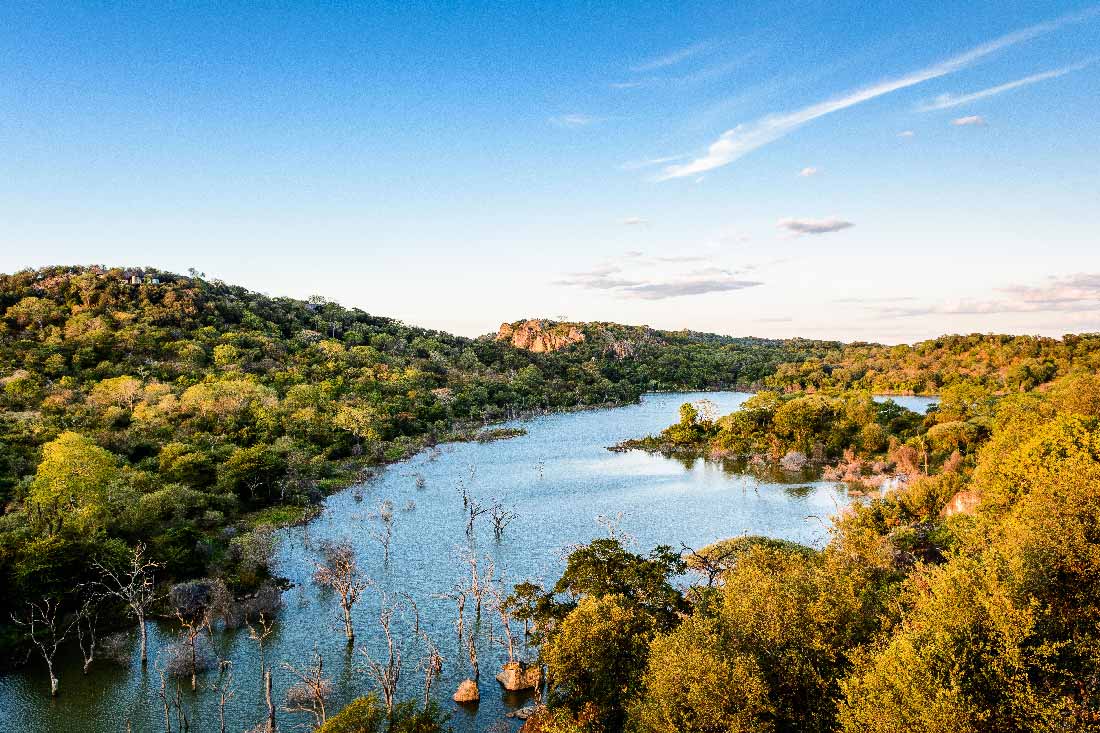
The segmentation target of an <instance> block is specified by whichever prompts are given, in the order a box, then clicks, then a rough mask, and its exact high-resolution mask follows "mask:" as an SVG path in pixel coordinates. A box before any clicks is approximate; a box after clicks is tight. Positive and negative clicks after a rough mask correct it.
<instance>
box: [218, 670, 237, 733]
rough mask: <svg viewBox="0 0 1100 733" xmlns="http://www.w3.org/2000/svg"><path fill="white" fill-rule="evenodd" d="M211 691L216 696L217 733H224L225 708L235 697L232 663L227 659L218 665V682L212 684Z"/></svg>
mask: <svg viewBox="0 0 1100 733" xmlns="http://www.w3.org/2000/svg"><path fill="white" fill-rule="evenodd" d="M213 690H214V692H216V693H217V695H218V723H219V726H218V731H219V733H225V706H226V704H227V703H228V702H229V701H230V700H232V699H233V698H234V697H236V692H235V691H234V689H233V663H232V662H230V661H229V660H228V659H223V660H221V662H219V663H218V681H217V682H215V683H214V685H213Z"/></svg>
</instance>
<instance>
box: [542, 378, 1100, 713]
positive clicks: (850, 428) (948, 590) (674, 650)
mask: <svg viewBox="0 0 1100 733" xmlns="http://www.w3.org/2000/svg"><path fill="white" fill-rule="evenodd" d="M973 394H980V388H979V389H978V391H976V392H974V393H973ZM959 396H961V395H956V396H955V397H953V398H952V399H950V400H945V404H943V405H942V406H941V408H940V410H938V411H933V412H931V413H930V414H929V415H928V416H927V417H926V418H920V416H914V415H905V414H904V413H902V414H899V413H898V409H896V406H895V407H894V408H891V407H889V406H888V405H887V406H885V407H881V406H880V407H879V408H878V409H877V410H876V409H875V406H874V405H873V404H872V403H870V402H869V400H864V399H862V398H861V397H860V396H858V395H851V394H849V395H844V396H841V397H838V398H833V399H832V400H831V401H828V402H825V403H822V404H825V405H826V406H831V407H832V408H833V409H831V410H829V409H826V410H825V411H824V413H825V417H824V419H823V421H822V422H820V423H817V424H816V425H814V424H811V423H807V424H804V425H802V427H803V428H804V429H805V432H803V433H802V434H801V436H800V437H798V436H797V435H796V434H797V431H794V432H791V431H790V430H789V429H788V426H785V425H782V424H780V423H782V421H783V419H785V418H784V417H783V411H784V410H785V409H787V406H790V405H797V404H798V401H799V400H805V399H808V397H807V396H794V397H791V398H789V399H787V400H781V399H779V398H777V397H776V396H775V395H774V394H773V395H762V396H760V397H758V398H757V399H756V404H747V407H748V409H747V410H746V411H745V412H746V413H747V414H749V415H752V414H753V413H756V415H755V417H754V418H752V417H746V418H745V420H746V421H752V420H758V422H756V427H755V428H753V429H752V430H750V431H748V437H749V438H750V439H753V438H755V437H760V438H763V439H764V443H768V442H769V441H770V439H773V438H774V439H776V440H778V441H781V442H782V441H788V443H787V445H785V446H783V448H786V447H791V448H798V447H806V446H804V445H802V444H801V443H800V442H799V441H801V440H807V441H809V442H811V443H819V444H820V441H824V440H830V439H837V440H841V441H843V440H845V439H846V440H849V441H851V442H850V444H849V445H848V447H847V448H846V450H845V453H846V454H847V455H846V459H847V460H849V461H852V460H860V459H868V460H870V459H873V458H875V457H876V456H878V455H880V454H881V453H882V452H883V450H884V449H888V452H889V454H890V455H889V457H888V460H889V461H890V466H891V468H893V469H895V470H899V471H901V472H903V473H904V479H905V480H904V482H903V483H902V485H901V486H900V487H898V488H896V489H894V490H892V491H889V492H885V493H884V494H882V495H876V496H875V498H873V499H871V500H869V501H867V502H866V503H855V504H853V505H852V506H851V507H850V508H849V509H848V510H846V511H845V512H843V513H842V514H841V515H840V516H838V517H836V518H835V523H834V525H833V527H832V530H831V535H832V536H831V540H830V541H829V543H828V545H827V546H826V547H825V548H824V549H822V550H820V551H817V550H813V549H811V548H808V547H802V546H799V545H796V544H793V543H790V542H784V541H779V540H773V539H768V538H764V537H753V536H741V537H733V538H730V539H727V540H723V541H720V542H717V543H715V544H713V545H711V546H709V547H704V548H698V549H692V548H686V547H685V548H672V547H657V548H654V549H653V550H652V551H650V552H639V551H638V550H637V549H636V548H633V547H631V546H630V543H629V541H623V540H622V539H620V538H618V537H612V538H609V539H606V540H597V541H595V542H593V543H591V544H589V545H587V546H583V547H580V548H578V549H577V550H575V551H574V552H573V553H572V555H571V556H570V557H569V562H568V567H567V569H566V571H565V573H564V574H563V575H562V577H561V579H560V580H559V581H558V582H557V583H556V584H555V585H554V586H553V587H552V588H549V589H546V590H543V589H541V588H540V589H538V590H536V591H535V592H530V591H528V592H527V593H526V597H527V598H528V599H529V600H528V602H527V603H526V604H524V606H523V607H524V608H525V609H526V611H525V612H526V613H527V614H529V617H530V619H531V620H532V621H534V622H535V624H536V626H537V627H538V628H539V629H540V633H539V641H540V643H541V649H540V654H541V658H542V660H543V662H544V663H545V664H546V666H547V670H548V674H549V679H550V689H551V694H550V705H549V707H548V708H547V709H545V710H543V711H541V712H540V713H538V714H537V715H536V717H535V718H533V719H532V720H531V721H529V722H528V724H527V728H525V730H528V731H535V732H536V733H537V732H542V733H592V732H596V731H618V730H629V731H638V732H642V731H645V732H647V733H674V732H686V731H694V732H699V733H703V732H709V731H741V732H746V733H747V732H750V731H752V732H758V733H772V732H774V731H791V732H794V731H850V732H852V733H857V732H858V733H879V732H881V733H895V732H897V731H910V730H922V731H932V732H935V733H959V732H967V731H972V732H974V733H977V732H979V731H982V732H985V731H997V732H1001V731H1003V732H1005V733H1008V732H1009V731H1085V730H1098V729H1100V625H1098V621H1097V619H1100V377H1098V376H1097V375H1095V374H1091V373H1076V374H1072V375H1068V376H1065V377H1062V378H1060V379H1058V380H1056V381H1055V382H1054V383H1052V384H1051V385H1049V386H1048V388H1046V389H1043V390H1041V391H1031V392H1026V393H1018V394H1012V395H1010V396H1006V397H1003V398H1000V399H993V398H989V397H988V393H986V396H984V397H983V398H981V399H979V400H976V401H966V400H960V399H958V397H959ZM812 397H814V398H815V399H816V397H817V396H812ZM751 402H752V401H750V403H751ZM960 409H962V410H967V411H968V412H967V413H966V414H960V413H959V412H958V411H959V410H960ZM790 412H791V414H792V415H803V414H807V413H806V411H805V410H802V409H801V408H797V407H796V408H794V409H791V410H790ZM739 414H741V413H735V415H739ZM860 415H862V416H864V418H865V419H866V422H864V423H863V426H862V427H859V422H860V421H859V420H857V419H853V417H855V416H860ZM899 418H901V419H900V421H899ZM731 422H734V423H736V422H738V421H731V420H728V419H718V420H715V421H711V420H709V419H706V418H703V417H701V416H700V415H699V410H698V409H697V408H694V407H693V406H691V405H685V409H684V410H683V412H682V418H681V420H680V422H679V423H677V424H676V425H674V426H670V429H669V430H667V431H666V432H665V440H664V441H658V443H657V444H656V445H655V446H651V447H658V448H659V447H661V445H663V444H664V443H665V442H667V441H672V440H674V439H676V438H680V440H681V445H690V444H694V445H696V447H702V448H706V447H708V445H715V444H717V445H719V446H722V445H725V444H726V441H727V438H728V437H729V436H730V434H731V433H732V434H733V435H734V436H735V437H737V439H741V438H742V437H745V435H744V431H743V430H742V429H743V428H744V427H745V426H744V425H736V424H735V425H731V424H730V423H731ZM960 422H961V423H964V424H974V425H976V426H982V427H984V428H985V430H984V432H979V433H978V434H977V435H976V436H975V437H974V439H973V440H968V441H967V442H966V443H965V444H963V443H959V442H953V441H946V440H945V441H941V443H940V444H936V437H935V436H936V434H937V428H939V427H942V426H945V425H952V424H957V423H960ZM723 423H724V424H723ZM798 424H799V423H798V422H797V421H796V422H795V425H798ZM867 426H874V428H875V430H874V431H873V432H875V433H876V434H877V435H878V437H882V435H883V434H884V433H886V434H887V438H886V440H885V441H880V440H878V438H876V440H874V441H872V443H873V444H872V445H868V444H867V443H866V441H864V440H863V437H864V431H865V429H866V427H867ZM891 427H893V428H896V431H895V432H894V433H893V434H889V433H890V429H891ZM956 427H957V425H956ZM929 444H935V445H934V447H929ZM783 448H781V450H782V449H783ZM809 449H810V450H813V448H812V446H811V447H810V448H809ZM820 450H821V451H822V452H826V448H825V447H824V445H821V447H820ZM926 451H931V452H932V453H933V455H932V457H931V458H930V459H929V458H928V456H927V453H926ZM922 456H923V457H924V458H925V460H920V458H921V457H922ZM685 571H687V572H689V573H690V574H691V575H693V576H694V582H692V583H690V584H689V585H688V586H687V587H686V588H685V587H684V586H683V585H681V584H680V583H679V582H678V579H679V578H680V577H681V574H682V573H683V572H685Z"/></svg>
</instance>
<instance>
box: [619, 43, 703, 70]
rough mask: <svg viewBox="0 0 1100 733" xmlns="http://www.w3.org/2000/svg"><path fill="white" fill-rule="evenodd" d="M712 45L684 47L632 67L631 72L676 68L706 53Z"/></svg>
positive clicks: (694, 44) (696, 44)
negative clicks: (679, 64)
mask: <svg viewBox="0 0 1100 733" xmlns="http://www.w3.org/2000/svg"><path fill="white" fill-rule="evenodd" d="M711 45H712V44H711V43H709V42H700V43H693V44H691V45H690V46H684V47H683V48H680V49H677V50H675V51H671V52H669V53H666V54H664V55H663V56H658V57H656V58H652V59H649V60H648V61H643V62H642V63H640V64H637V65H635V66H631V67H630V70H631V71H634V72H639V73H640V72H644V71H656V70H657V69H664V68H667V67H669V66H675V65H676V64H678V63H680V62H681V61H686V60H687V59H690V58H691V57H692V56H695V55H697V54H700V53H702V52H703V51H706V50H707V49H708V48H710V47H711Z"/></svg>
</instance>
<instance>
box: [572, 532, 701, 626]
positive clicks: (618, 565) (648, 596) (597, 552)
mask: <svg viewBox="0 0 1100 733" xmlns="http://www.w3.org/2000/svg"><path fill="white" fill-rule="evenodd" d="M685 567H686V566H685V564H684V561H683V559H682V558H681V557H680V554H679V553H677V552H675V551H673V550H672V548H670V547H667V546H663V545H662V546H659V547H657V548H655V549H654V550H653V551H652V552H650V553H649V555H648V556H643V555H639V554H636V553H633V552H630V551H629V550H627V549H626V548H625V547H623V545H622V543H621V542H620V541H619V540H617V539H610V538H609V539H597V540H593V541H592V542H590V543H588V544H587V545H582V546H580V547H578V548H577V549H575V550H574V551H573V552H572V553H570V555H569V559H568V561H567V562H566V568H565V572H563V573H562V576H561V578H560V579H559V580H558V582H557V583H556V584H555V585H554V593H556V594H562V593H565V594H568V596H569V597H570V598H577V597H579V596H595V597H602V596H611V595H614V596H617V597H618V598H619V599H620V602H621V603H625V604H629V605H634V606H637V607H638V608H639V609H641V610H642V611H644V612H645V613H646V614H647V615H649V616H650V617H651V618H652V619H653V621H654V623H655V624H656V625H657V627H658V628H661V629H665V628H669V627H671V626H672V625H674V624H675V623H676V620H677V614H678V613H680V612H682V611H683V610H685V609H686V604H685V602H684V598H683V595H682V594H681V593H680V592H679V591H678V590H677V589H676V588H674V587H673V586H672V584H671V582H670V578H671V577H673V576H676V575H679V574H681V573H682V572H683V571H684V570H685ZM569 607H570V602H566V604H565V609H566V610H567V609H568V608H569Z"/></svg>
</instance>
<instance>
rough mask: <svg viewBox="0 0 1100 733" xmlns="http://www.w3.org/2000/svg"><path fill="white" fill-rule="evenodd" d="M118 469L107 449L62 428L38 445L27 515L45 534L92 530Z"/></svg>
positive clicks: (102, 515)
mask: <svg viewBox="0 0 1100 733" xmlns="http://www.w3.org/2000/svg"><path fill="white" fill-rule="evenodd" d="M118 471H119V468H118V461H117V460H116V458H115V456H114V455H113V454H112V453H111V452H110V451H108V450H105V449H103V448H100V447H99V446H98V445H96V444H95V443H93V442H92V441H91V440H90V439H88V438H86V437H84V436H83V435H80V434H79V433H74V432H72V431H65V432H64V433H62V434H61V435H59V436H58V437H57V438H55V439H54V440H51V441H50V442H49V443H46V445H44V446H43V447H42V462H41V463H39V464H38V470H37V472H36V473H35V477H34V481H33V482H32V483H31V487H30V491H29V492H28V495H27V503H28V506H29V508H30V511H31V516H32V517H33V518H34V520H35V521H36V523H37V524H39V526H40V528H42V529H44V530H45V531H46V532H47V533H49V534H56V533H58V532H60V531H61V530H62V529H63V528H64V527H65V526H69V527H72V528H75V529H77V530H78V531H83V532H91V531H95V530H96V529H98V528H100V527H102V525H103V523H104V521H105V519H106V513H107V508H108V503H109V496H110V494H109V490H110V484H111V482H112V481H114V480H115V479H116V478H117V476H118Z"/></svg>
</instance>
